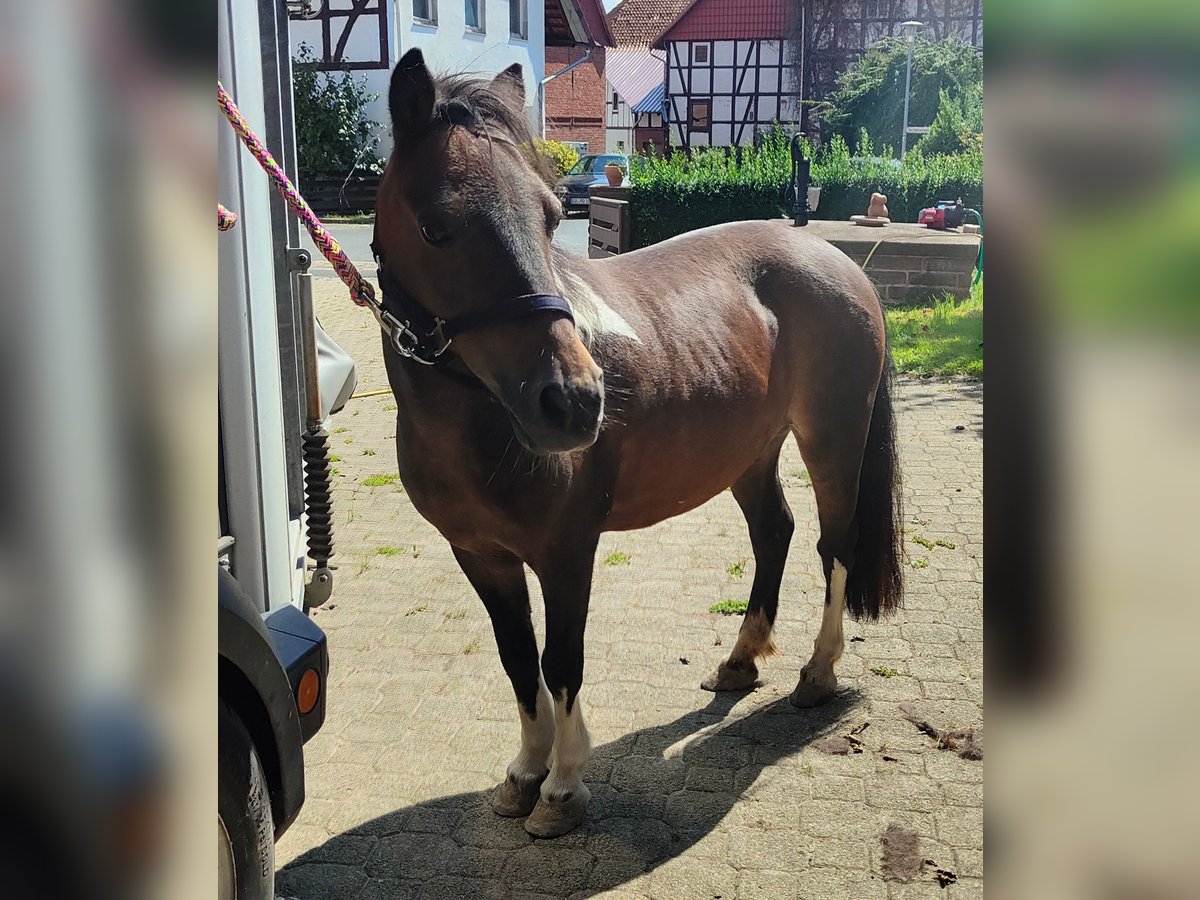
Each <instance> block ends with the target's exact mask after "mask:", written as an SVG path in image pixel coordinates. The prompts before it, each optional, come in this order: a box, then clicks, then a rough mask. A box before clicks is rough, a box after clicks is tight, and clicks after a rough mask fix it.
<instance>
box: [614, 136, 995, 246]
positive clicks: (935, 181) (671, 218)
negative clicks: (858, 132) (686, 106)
mask: <svg viewBox="0 0 1200 900" xmlns="http://www.w3.org/2000/svg"><path fill="white" fill-rule="evenodd" d="M868 139H869V136H868ZM805 148H806V151H805V152H806V155H807V156H808V157H809V158H810V159H811V160H812V169H811V177H812V183H813V184H816V185H820V186H821V199H820V202H819V203H818V205H817V209H816V212H815V213H814V214H813V218H815V219H842V220H844V219H848V218H850V216H852V215H856V214H862V213H865V212H866V211H867V203H868V201H869V200H870V197H871V194H872V193H874V192H875V191H879V192H880V193H883V194H886V195H887V198H888V211H889V213H890V214H891V218H892V220H893V221H897V222H916V220H917V216H918V215H919V214H920V211H921V209H923V208H924V207H927V206H930V205H932V204H933V203H934V201H937V200H943V199H957V198H959V197H961V198H962V200H963V203H965V204H966V205H967V206H970V207H974V208H975V209H978V210H980V211H981V212H982V209H983V157H982V154H980V153H963V154H959V155H957V156H928V157H927V156H925V155H924V154H922V153H918V152H910V153H909V154H908V156H907V157H906V158H905V159H904V161H903V163H897V162H896V161H895V160H892V159H888V158H883V159H879V158H873V159H859V158H852V157H851V155H850V150H849V148H848V146H847V145H846V142H845V141H844V140H842V139H841V138H834V139H833V140H832V141H831V142H830V144H829V146H828V147H826V148H824V149H822V150H821V151H819V152H816V153H815V154H814V152H813V150H812V148H811V147H809V146H808V144H807V142H806V143H805ZM886 152H887V148H885V154H886ZM790 178H791V148H790V145H789V139H788V135H787V133H786V132H785V131H783V130H782V129H774V130H772V131H770V132H768V133H767V134H765V135H764V136H762V138H761V140H760V142H759V144H758V146H756V147H743V148H732V149H728V150H725V149H716V148H713V149H704V150H694V151H692V152H691V153H690V154H689V153H684V152H682V151H679V150H676V151H675V152H673V153H672V154H671V155H670V156H666V157H660V156H637V157H634V158H633V164H632V166H631V172H630V179H629V180H630V197H629V199H630V213H631V226H632V235H631V246H632V247H633V248H637V247H645V246H648V245H650V244H655V243H658V242H659V241H664V240H666V239H667V238H670V237H674V236H675V235H677V234H682V233H684V232H686V231H692V230H694V229H696V228H704V227H706V226H708V225H717V224H720V223H722V222H738V221H744V220H747V219H774V218H778V217H779V216H781V215H789V216H790V215H791V210H790V208H786V207H785V202H784V192H785V189H786V188H787V185H788V182H789V179H790Z"/></svg>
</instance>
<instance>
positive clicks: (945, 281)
mask: <svg viewBox="0 0 1200 900" xmlns="http://www.w3.org/2000/svg"><path fill="white" fill-rule="evenodd" d="M589 193H590V194H591V195H592V196H593V197H607V198H611V199H615V200H628V199H629V193H630V191H629V187H628V186H627V185H625V186H621V187H609V186H607V185H603V186H600V185H597V186H593V187H592V188H590V189H589ZM804 227H805V228H806V229H807V231H808V232H809V233H810V234H813V235H816V236H817V237H819V238H822V239H824V240H826V241H829V243H831V244H833V245H834V246H835V247H837V248H838V249H839V250H841V251H842V252H843V253H845V254H846V255H847V256H849V257H850V258H851V259H852V260H854V261H855V262H856V263H858V264H859V265H860V266H861V265H863V264H864V263H866V269H865V271H866V273H867V275H868V276H869V277H870V279H871V281H872V282H873V283H874V284H875V289H876V290H877V291H879V296H880V298H881V299H882V300H883V302H884V303H885V304H887V305H889V306H891V305H896V304H901V303H915V304H928V303H932V302H933V301H934V300H940V299H941V298H942V297H944V296H946V294H950V295H951V296H954V297H957V298H960V299H961V298H963V297H966V296H967V295H968V294H969V293H970V292H971V282H972V280H973V279H974V277H975V261H976V259H978V257H979V242H980V240H981V239H982V238H981V237H980V236H979V235H978V234H963V233H962V232H961V231H935V230H933V229H931V228H926V227H925V226H924V225H915V224H909V223H904V222H893V223H892V224H890V225H885V226H884V227H882V228H866V227H864V226H861V225H855V224H854V223H853V222H840V221H839V222H834V221H829V220H826V219H813V220H812V221H810V222H809V223H808V225H806V226H804Z"/></svg>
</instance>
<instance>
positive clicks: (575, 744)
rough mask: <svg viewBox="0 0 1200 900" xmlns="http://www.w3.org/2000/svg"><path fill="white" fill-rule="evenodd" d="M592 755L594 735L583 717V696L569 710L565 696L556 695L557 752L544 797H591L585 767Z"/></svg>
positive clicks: (555, 745) (548, 799) (586, 798)
mask: <svg viewBox="0 0 1200 900" xmlns="http://www.w3.org/2000/svg"><path fill="white" fill-rule="evenodd" d="M565 693H566V692H565V691H564V694H565ZM591 755H592V739H591V736H590V735H588V730H587V725H585V724H584V721H583V705H582V704H581V703H580V701H579V697H578V696H577V697H576V698H575V702H574V703H573V704H572V705H571V711H570V712H569V713H568V712H567V703H566V700H565V698H564V699H562V700H560V699H558V698H555V700H554V752H553V753H552V754H551V765H550V776H549V777H548V778H547V779H546V780H545V781H544V782H543V783H542V799H543V800H547V801H554V800H563V799H565V798H566V797H567V796H568V795H570V796H573V797H581V798H582V799H583V800H584V801H587V800H588V799H590V798H591V796H592V792H591V791H589V790H588V788H587V786H586V785H585V784H584V783H583V769H584V766H586V765H587V761H588V759H589V758H590V757H591Z"/></svg>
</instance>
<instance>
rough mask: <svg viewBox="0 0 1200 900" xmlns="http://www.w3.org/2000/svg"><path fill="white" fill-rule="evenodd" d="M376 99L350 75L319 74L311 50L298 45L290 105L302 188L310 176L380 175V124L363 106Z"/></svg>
mask: <svg viewBox="0 0 1200 900" xmlns="http://www.w3.org/2000/svg"><path fill="white" fill-rule="evenodd" d="M378 96H379V95H378V94H372V93H370V92H369V91H367V89H366V82H365V80H359V81H356V80H355V79H354V77H353V76H351V75H350V73H349V72H343V73H341V74H340V75H332V74H330V73H328V72H321V71H318V69H317V62H316V57H314V56H313V52H312V48H311V47H309V46H308V44H301V45H300V47H299V50H298V52H297V54H296V57H295V59H293V60H292V101H293V110H294V116H295V120H296V155H297V168H298V169H299V174H300V184H301V185H302V186H303V184H304V183H305V182H306V181H309V180H311V179H314V178H344V177H346V176H347V175H349V174H350V173H351V172H355V171H357V172H363V173H367V172H374V173H376V174H378V173H380V172H382V171H383V161H382V160H381V159H380V158H379V157H378V156H377V155H376V154H375V147H376V145H377V144H378V143H379V138H378V137H376V136H375V132H377V131H378V129H379V123H378V122H374V121H372V120H370V119H368V118H367V116H366V111H367V106H368V105H369V104H371V103H373V102H374V101H375V100H377V99H378Z"/></svg>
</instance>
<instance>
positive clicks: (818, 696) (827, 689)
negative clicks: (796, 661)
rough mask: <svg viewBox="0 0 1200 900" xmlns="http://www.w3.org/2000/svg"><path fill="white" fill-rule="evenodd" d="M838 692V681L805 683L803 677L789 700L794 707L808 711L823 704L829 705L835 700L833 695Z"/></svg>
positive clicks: (834, 679)
mask: <svg viewBox="0 0 1200 900" xmlns="http://www.w3.org/2000/svg"><path fill="white" fill-rule="evenodd" d="M836 692H837V679H836V678H833V679H830V680H829V681H827V682H821V683H817V684H813V683H812V682H809V681H805V680H804V676H803V675H801V677H800V683H799V684H797V685H796V689H795V690H794V691H792V696H791V697H789V698H788V699H789V700H790V701H791V703H792V706H797V707H799V708H800V709H808V708H809V707H812V706H820V705H821V704H822V703H828V702H829V701H830V700H832V699H833V695H834V694H835V693H836Z"/></svg>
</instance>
